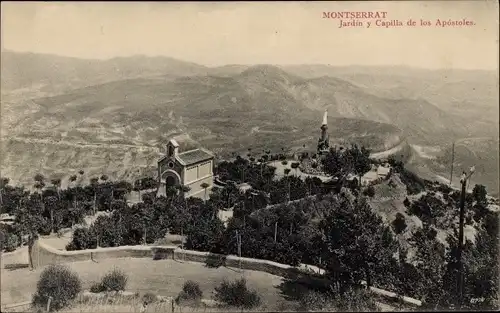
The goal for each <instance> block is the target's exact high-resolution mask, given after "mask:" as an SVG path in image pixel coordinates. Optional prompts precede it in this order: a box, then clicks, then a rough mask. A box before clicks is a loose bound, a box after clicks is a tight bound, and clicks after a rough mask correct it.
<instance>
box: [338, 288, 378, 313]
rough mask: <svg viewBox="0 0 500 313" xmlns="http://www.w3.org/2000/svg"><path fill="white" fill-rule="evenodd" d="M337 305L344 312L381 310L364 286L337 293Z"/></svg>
mask: <svg viewBox="0 0 500 313" xmlns="http://www.w3.org/2000/svg"><path fill="white" fill-rule="evenodd" d="M334 301H335V306H336V308H337V309H338V310H339V311H341V312H342V311H343V312H375V311H379V309H378V307H377V305H376V303H375V301H374V300H373V297H372V295H371V294H370V292H369V291H367V290H366V289H364V288H351V289H349V290H347V291H345V292H342V293H340V294H337V295H336V297H335V300H334Z"/></svg>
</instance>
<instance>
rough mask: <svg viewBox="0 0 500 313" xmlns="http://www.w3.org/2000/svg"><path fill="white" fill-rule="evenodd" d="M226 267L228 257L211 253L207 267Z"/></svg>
mask: <svg viewBox="0 0 500 313" xmlns="http://www.w3.org/2000/svg"><path fill="white" fill-rule="evenodd" d="M225 265H226V256H225V255H217V254H212V253H210V254H209V255H208V257H207V259H206V261H205V266H206V267H210V268H219V267H221V266H225Z"/></svg>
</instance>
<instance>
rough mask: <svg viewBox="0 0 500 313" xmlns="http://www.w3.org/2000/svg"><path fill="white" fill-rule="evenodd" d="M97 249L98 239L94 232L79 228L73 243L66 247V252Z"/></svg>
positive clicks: (74, 234) (76, 230)
mask: <svg viewBox="0 0 500 313" xmlns="http://www.w3.org/2000/svg"><path fill="white" fill-rule="evenodd" d="M96 247H97V239H96V236H95V235H94V234H93V232H92V231H91V230H90V229H88V228H77V229H75V232H74V233H73V238H72V240H71V242H70V243H69V244H68V245H67V246H66V250H68V251H72V250H85V249H95V248H96Z"/></svg>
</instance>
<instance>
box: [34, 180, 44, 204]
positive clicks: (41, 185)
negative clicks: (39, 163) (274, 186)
mask: <svg viewBox="0 0 500 313" xmlns="http://www.w3.org/2000/svg"><path fill="white" fill-rule="evenodd" d="M34 180H35V184H34V185H33V187H35V189H37V190H38V191H39V192H40V199H42V202H43V192H42V191H43V188H44V187H45V177H44V176H43V175H42V174H36V175H35V177H34Z"/></svg>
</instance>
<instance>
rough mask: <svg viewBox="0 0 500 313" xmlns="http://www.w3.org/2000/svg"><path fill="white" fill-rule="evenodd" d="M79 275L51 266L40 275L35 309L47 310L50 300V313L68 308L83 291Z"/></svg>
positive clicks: (34, 296) (34, 302) (35, 296)
mask: <svg viewBox="0 0 500 313" xmlns="http://www.w3.org/2000/svg"><path fill="white" fill-rule="evenodd" d="M81 287H82V284H81V281H80V278H79V277H78V275H77V274H76V273H74V272H72V271H71V270H70V269H69V268H67V267H65V266H61V265H50V266H49V267H47V268H45V269H44V270H43V272H42V274H41V275H40V279H39V280H38V283H37V289H36V292H35V294H34V295H33V300H32V304H33V306H34V307H35V308H45V307H46V305H47V302H48V300H49V298H52V300H51V302H50V311H57V310H60V309H62V308H64V307H66V306H67V305H68V304H69V303H70V302H71V301H72V300H74V299H75V298H76V297H77V295H78V293H80V291H81Z"/></svg>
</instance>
